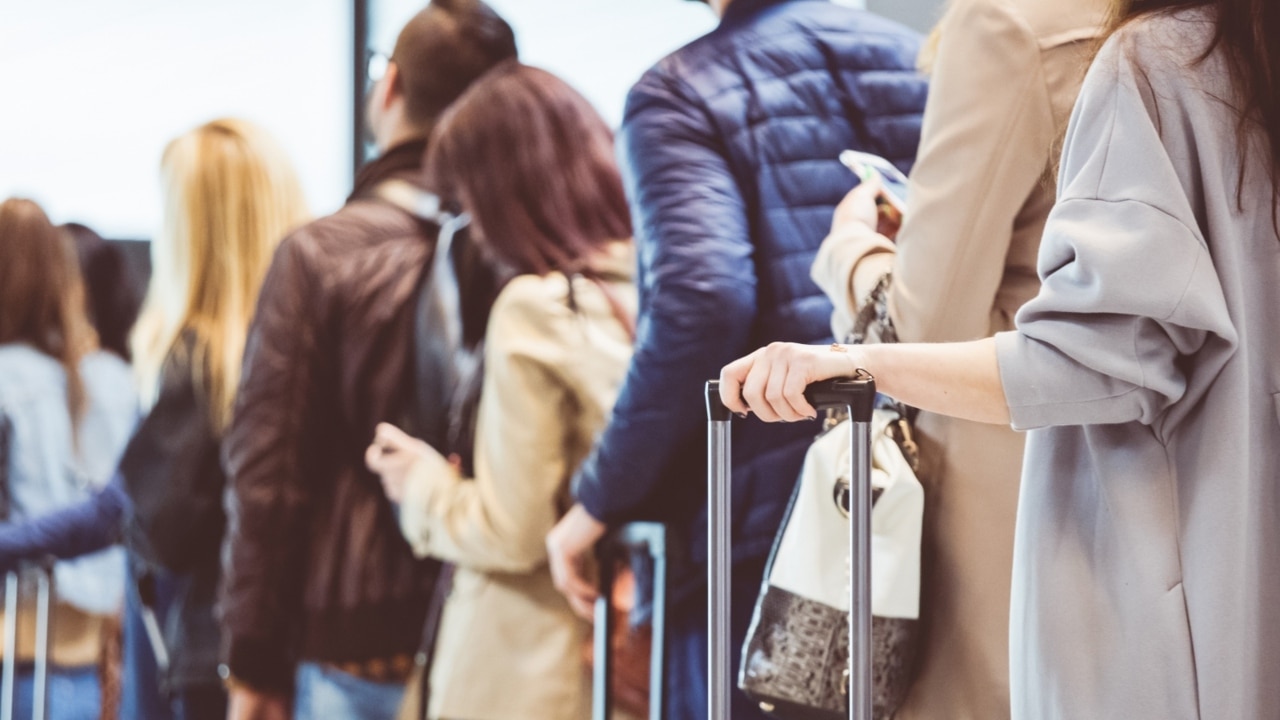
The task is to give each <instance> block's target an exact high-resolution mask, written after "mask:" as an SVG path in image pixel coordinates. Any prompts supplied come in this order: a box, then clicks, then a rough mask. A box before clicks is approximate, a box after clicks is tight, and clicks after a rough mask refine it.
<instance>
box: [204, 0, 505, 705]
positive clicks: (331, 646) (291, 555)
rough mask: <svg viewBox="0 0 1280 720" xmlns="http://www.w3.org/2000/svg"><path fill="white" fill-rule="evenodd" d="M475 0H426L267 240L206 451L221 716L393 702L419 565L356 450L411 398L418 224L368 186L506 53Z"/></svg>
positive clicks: (399, 163)
mask: <svg viewBox="0 0 1280 720" xmlns="http://www.w3.org/2000/svg"><path fill="white" fill-rule="evenodd" d="M515 55H516V48H515V40H514V37H513V34H512V31H511V28H510V27H509V26H508V25H507V24H506V22H504V21H503V20H502V18H500V17H499V16H498V15H497V14H496V13H494V12H493V11H492V10H491V9H490V8H489V7H488V6H486V5H484V3H482V2H480V1H479V0H433V2H432V3H431V4H430V5H428V6H427V8H426V9H425V10H423V11H422V12H420V13H419V14H418V15H416V16H415V17H414V18H413V19H412V20H410V21H409V23H408V25H406V26H405V28H404V30H403V31H402V32H401V34H400V37H399V39H398V40H397V42H396V47H395V51H394V52H393V54H392V55H391V58H390V62H389V63H388V64H387V68H386V73H385V75H384V76H383V77H382V78H381V79H380V80H378V82H377V84H376V86H375V87H374V88H373V90H372V92H371V97H370V103H369V108H368V114H369V124H370V127H371V128H372V131H373V135H374V139H375V141H376V143H377V145H378V147H379V149H381V150H382V151H383V154H382V156H381V157H380V158H379V159H377V160H376V161H374V162H373V163H371V164H369V165H368V166H366V167H365V168H364V169H363V170H362V171H361V172H360V174H359V176H358V177H357V180H356V187H355V190H354V191H353V192H352V194H351V197H350V198H349V200H348V202H347V204H346V206H344V207H343V208H342V209H341V210H339V211H338V212H337V213H335V214H333V215H331V216H329V217H326V218H322V219H320V220H316V221H315V222H312V223H310V224H309V225H306V226H304V227H302V228H301V229H299V230H297V231H295V232H294V233H292V234H291V235H290V236H289V237H287V238H285V240H284V241H283V243H282V244H281V246H280V248H279V250H278V251H277V253H276V256H275V259H274V261H273V262H272V265H271V270H270V272H269V274H268V276H267V278H266V281H265V284H264V285H263V289H262V295H261V299H260V301H259V305H258V308H257V312H256V316H255V319H254V323H253V326H252V328H251V330H250V334H249V339H248V343H247V345H246V349H245V359H244V371H243V377H242V381H241V386H240V394H239V397H238V399H237V402H236V413H235V419H234V421H233V423H232V425H231V428H230V430H229V432H228V435H227V438H226V441H225V445H224V453H225V458H226V464H227V471H228V475H229V477H230V482H231V493H230V499H229V510H230V513H229V522H228V539H227V543H228V546H229V547H228V548H227V553H226V568H225V586H224V595H223V606H222V624H223V657H224V660H225V663H226V664H225V666H224V667H223V674H224V677H225V678H226V679H227V681H228V683H229V685H230V687H231V711H230V717H231V718H232V719H233V720H250V719H252V720H259V719H262V720H266V719H274V718H285V717H289V716H290V703H291V702H292V703H293V704H294V707H293V712H294V717H297V718H300V719H301V718H321V717H323V718H338V717H341V718H351V719H353V720H363V719H365V718H368V719H370V720H382V719H383V718H392V717H394V715H395V712H396V709H397V707H398V705H399V704H400V701H401V698H402V695H403V688H404V684H405V680H406V679H407V677H408V674H409V672H410V670H411V668H412V667H413V655H414V652H415V650H416V649H417V644H418V642H419V638H420V637H421V634H422V627H423V621H424V616H425V615H426V609H427V604H428V601H429V598H430V596H431V593H432V589H433V586H434V584H435V581H436V576H437V572H438V565H437V564H435V563H433V562H420V561H417V560H415V559H414V558H413V554H412V553H411V552H410V549H409V546H408V545H407V544H406V543H405V541H404V539H403V538H402V537H401V534H400V530H399V527H398V523H397V520H396V513H395V509H394V508H393V507H392V506H391V505H390V504H389V503H388V502H387V500H386V497H385V495H384V494H383V491H382V488H381V486H380V485H379V483H378V480H377V478H375V477H374V476H373V475H371V474H370V473H369V472H368V471H367V470H366V469H365V467H364V462H363V456H364V449H365V448H366V447H367V446H368V445H369V442H370V440H371V439H372V438H373V434H374V428H375V426H376V425H377V424H378V423H379V422H382V421H392V422H394V421H397V420H402V418H403V417H404V416H405V415H406V414H408V413H410V412H411V411H412V410H413V408H410V407H409V403H410V399H411V398H412V397H413V396H414V395H413V393H412V391H411V388H412V382H413V376H414V371H413V368H412V367H411V366H412V363H411V362H410V358H411V357H412V355H413V351H412V346H413V338H414V327H413V316H414V310H415V308H416V303H415V302H414V300H415V298H416V296H417V289H418V286H419V283H420V281H421V279H422V277H423V274H424V272H425V269H426V266H427V264H428V263H429V262H430V261H431V257H432V251H433V249H434V244H435V240H436V237H435V230H437V228H435V227H433V226H431V224H430V223H424V222H423V221H422V220H421V219H420V218H417V217H414V216H413V215H411V214H410V213H408V212H406V211H403V210H401V209H399V208H398V207H396V206H395V205H393V204H391V203H389V202H386V201H384V200H381V199H380V198H379V197H376V196H380V195H381V192H379V190H378V188H379V187H380V186H381V187H386V185H385V184H384V183H385V182H386V181H388V180H392V179H400V180H406V181H409V182H412V183H417V182H419V178H418V176H419V174H420V173H419V168H420V164H421V161H422V156H423V152H424V150H425V149H426V143H427V137H428V135H429V134H430V131H431V129H432V126H433V124H434V122H435V120H436V118H438V117H439V116H440V114H441V112H442V111H443V110H444V109H445V108H446V107H447V106H448V105H449V104H450V103H451V102H453V100H455V99H456V98H457V97H458V96H459V95H461V94H462V93H463V91H465V90H466V88H467V86H468V85H469V84H470V83H471V82H472V81H473V80H475V79H476V78H478V77H479V76H480V75H482V74H483V73H484V72H485V71H486V70H488V69H489V68H491V67H493V66H494V65H496V64H498V63H500V62H502V61H504V60H507V59H510V58H513V57H515Z"/></svg>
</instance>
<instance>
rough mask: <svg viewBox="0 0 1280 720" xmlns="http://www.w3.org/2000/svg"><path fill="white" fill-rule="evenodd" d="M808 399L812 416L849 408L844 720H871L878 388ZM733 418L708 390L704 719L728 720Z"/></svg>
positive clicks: (848, 388) (862, 382)
mask: <svg viewBox="0 0 1280 720" xmlns="http://www.w3.org/2000/svg"><path fill="white" fill-rule="evenodd" d="M804 396H805V399H806V400H808V401H809V404H810V405H812V406H813V407H814V408H815V409H817V410H826V409H841V408H847V409H848V411H849V416H850V419H851V420H852V422H851V423H849V432H850V433H851V435H852V437H851V441H852V447H853V470H852V472H853V475H852V480H853V482H852V484H851V487H850V497H849V506H850V507H849V518H850V522H849V665H850V667H849V687H848V693H849V695H848V697H849V720H871V417H872V413H873V411H874V410H875V398H876V383H875V378H873V377H872V376H871V375H870V373H867V372H866V371H864V370H859V371H858V374H857V376H855V377H852V378H841V379H836V380H826V381H823V382H820V383H815V384H813V385H810V386H809V387H808V388H807V389H806V390H805V393H804ZM732 419H733V414H732V413H731V412H729V409H728V408H727V407H725V405H724V403H723V402H721V400H720V383H719V381H716V380H712V381H711V382H708V383H707V420H708V424H709V426H710V427H709V434H708V444H709V448H708V449H709V457H708V468H707V469H708V473H707V492H708V496H707V556H708V557H707V605H708V608H709V610H710V612H709V613H708V627H707V630H708V635H709V639H708V643H707V644H708V648H707V650H708V658H707V660H708V668H707V670H708V671H707V686H708V691H707V717H708V720H730V717H729V694H730V690H731V687H732V686H731V682H732V678H731V669H730V642H731V640H730V638H731V635H732V634H731V625H730V622H729V608H730V588H731V586H732V575H733V556H732V535H731V531H732V528H731V527H730V523H731V522H732V520H731V518H732V514H731V509H732V507H733V504H732V497H731V494H730V493H731V490H730V488H731V483H730V467H731V463H732V454H731V451H732V445H731V440H730V424H731V421H732Z"/></svg>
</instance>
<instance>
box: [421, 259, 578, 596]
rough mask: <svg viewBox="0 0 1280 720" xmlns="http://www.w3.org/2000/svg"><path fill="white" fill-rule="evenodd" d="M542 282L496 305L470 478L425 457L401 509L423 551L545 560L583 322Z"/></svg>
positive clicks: (502, 564) (459, 559)
mask: <svg viewBox="0 0 1280 720" xmlns="http://www.w3.org/2000/svg"><path fill="white" fill-rule="evenodd" d="M545 288H546V285H545V284H543V281H542V280H541V279H540V278H518V279H516V280H514V281H512V284H509V285H508V287H507V288H506V289H505V290H504V291H503V297H500V298H499V301H498V303H496V304H495V306H494V310H493V314H492V317H491V318H490V323H489V330H488V333H487V335H486V351H485V363H486V365H485V378H484V390H483V393H482V395H481V400H480V414H479V418H478V430H477V440H476V456H475V470H476V473H475V474H476V476H475V477H474V478H471V479H465V478H460V477H458V475H457V473H456V472H455V471H453V470H452V468H450V467H449V466H448V463H446V462H445V461H444V459H443V458H439V457H432V458H428V459H424V460H423V461H421V462H419V463H418V464H417V466H416V467H415V468H414V471H413V473H412V475H411V478H410V480H409V483H408V486H407V487H406V491H405V498H404V501H403V504H402V506H401V510H400V517H401V520H400V522H401V529H402V531H403V532H404V535H405V538H406V539H407V540H408V541H409V544H410V545H411V546H412V547H413V549H414V552H415V553H417V554H418V555H420V556H426V555H430V556H433V557H437V558H440V559H442V560H446V561H449V562H454V563H457V564H458V565H461V566H464V567H468V568H471V569H475V570H480V571H488V572H529V571H531V570H533V569H535V568H536V567H538V566H539V565H541V564H542V563H543V562H544V561H545V559H546V546H545V538H546V535H547V533H548V532H549V531H550V530H551V528H552V527H553V526H554V525H555V523H556V521H557V520H558V519H559V516H560V513H561V510H562V508H560V507H559V504H560V500H561V498H563V497H564V486H565V484H566V483H567V482H568V471H569V467H568V464H569V462H570V461H569V458H568V446H569V444H570V443H569V440H568V434H569V432H570V431H569V429H568V427H567V426H566V422H568V421H569V419H570V418H571V417H572V414H571V413H570V412H569V409H570V407H571V403H570V391H569V386H568V385H567V383H566V382H565V381H564V377H565V375H564V373H565V372H566V371H567V368H568V367H569V364H570V363H571V352H570V350H571V348H572V347H573V338H574V337H576V333H577V326H576V324H575V320H574V318H573V316H572V314H571V311H570V310H569V309H568V307H567V305H565V304H564V303H563V300H561V301H560V302H555V300H554V299H552V298H550V297H548V295H547V293H546V292H545Z"/></svg>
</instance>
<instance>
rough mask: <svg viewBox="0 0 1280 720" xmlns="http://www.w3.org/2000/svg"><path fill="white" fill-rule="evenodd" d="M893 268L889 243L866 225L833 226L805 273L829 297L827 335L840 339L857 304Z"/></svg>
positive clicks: (846, 332) (850, 323) (850, 326)
mask: <svg viewBox="0 0 1280 720" xmlns="http://www.w3.org/2000/svg"><path fill="white" fill-rule="evenodd" d="M892 269H893V243H892V242H891V241H890V240H889V239H888V238H886V237H884V236H883V235H880V234H878V233H875V232H873V231H872V230H871V229H870V228H867V227H864V226H857V227H853V228H837V229H833V230H832V232H831V234H830V235H828V236H827V239H825V240H823V241H822V246H821V247H819V248H818V255H817V256H816V257H815V258H814V259H813V267H812V268H810V270H809V277H811V278H812V279H813V281H814V282H815V283H817V285H818V287H819V288H822V292H824V293H826V295H827V297H828V298H830V299H831V304H832V305H833V306H834V307H835V311H834V312H833V313H832V314H831V336H832V337H834V338H835V339H837V340H840V341H843V340H845V339H846V338H848V337H849V333H851V332H852V331H853V321H854V319H855V318H856V316H857V314H858V307H859V304H860V303H861V302H862V301H863V300H866V299H867V296H868V295H870V294H871V291H872V290H874V289H875V286H876V283H877V282H879V281H880V277H881V276H882V275H884V274H885V273H887V272H889V271H890V270H892Z"/></svg>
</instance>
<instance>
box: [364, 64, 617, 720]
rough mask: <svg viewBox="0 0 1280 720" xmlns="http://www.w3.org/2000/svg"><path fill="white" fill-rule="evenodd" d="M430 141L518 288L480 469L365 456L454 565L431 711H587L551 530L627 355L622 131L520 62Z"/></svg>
mask: <svg viewBox="0 0 1280 720" xmlns="http://www.w3.org/2000/svg"><path fill="white" fill-rule="evenodd" d="M430 147H431V151H430V153H429V156H428V160H427V170H428V174H429V176H430V177H431V179H432V182H433V184H434V186H435V187H436V189H437V190H438V191H439V192H440V193H441V195H442V196H444V197H445V198H446V199H447V200H450V201H453V202H456V203H457V204H458V205H459V206H460V207H461V208H462V209H463V210H465V211H466V212H467V213H468V214H470V216H471V219H472V237H473V238H474V239H475V241H476V242H477V243H478V245H479V247H480V249H481V251H482V252H483V254H484V255H485V256H486V257H487V258H488V260H489V261H490V262H492V263H493V264H494V265H495V266H497V267H498V268H500V269H501V272H502V274H503V276H504V277H505V278H509V280H507V282H506V283H505V285H504V287H503V289H502V291H501V292H500V294H499V295H498V297H497V300H496V301H495V302H494V304H493V309H492V311H491V313H490V316H489V323H488V329H487V332H486V335H485V352H484V362H485V370H484V379H483V388H482V392H481V399H480V407H479V415H478V418H477V426H476V442H475V448H474V466H475V467H474V473H472V474H473V475H474V477H470V478H466V477H463V476H462V473H461V472H460V471H459V469H458V468H457V467H456V465H455V464H454V463H451V462H450V461H449V460H447V459H446V458H444V457H442V456H441V455H440V454H439V453H438V452H436V451H435V450H433V449H432V448H431V447H430V446H429V445H427V444H426V443H424V442H421V441H419V440H415V439H413V438H410V437H408V436H407V435H405V434H404V433H403V432H401V431H400V430H398V429H397V428H394V427H392V426H390V425H382V426H380V427H379V429H378V436H377V438H376V440H375V441H374V443H373V445H372V446H371V447H370V448H369V452H368V463H369V467H370V468H371V469H373V470H374V471H375V472H378V473H380V474H381V475H382V478H383V483H384V485H385V486H386V490H387V494H388V496H389V497H390V498H391V499H392V500H393V501H395V502H397V503H399V504H400V513H401V527H402V528H403V530H404V533H405V537H406V539H407V540H408V541H409V543H410V544H411V545H412V546H413V548H414V550H415V552H417V553H418V554H419V555H423V556H426V555H430V556H433V557H437V558H440V559H442V560H445V561H448V562H451V563H454V564H456V566H457V572H456V575H455V577H454V587H453V591H452V593H451V594H450V596H449V600H448V602H447V604H446V605H445V608H444V614H443V616H442V619H441V628H440V635H439V640H438V643H437V646H436V655H435V660H434V662H433V666H432V676H431V679H430V687H431V696H430V707H429V709H428V715H429V717H431V718H455V719H457V718H465V719H466V720H507V719H509V718H522V717H529V718H531V717H537V718H546V719H548V720H556V719H558V718H564V719H565V720H570V719H577V718H585V717H587V716H588V714H589V699H590V693H589V690H588V687H587V684H586V673H585V671H584V668H583V665H582V657H581V648H582V645H583V641H584V640H585V639H586V637H587V634H588V627H587V624H586V623H585V622H583V621H582V620H580V619H578V618H577V616H575V615H574V613H573V611H572V609H571V608H570V606H569V603H568V601H567V600H565V598H564V597H563V596H562V595H560V593H559V592H557V591H556V588H555V586H554V584H553V582H552V577H551V571H550V570H549V569H548V566H547V558H546V549H545V545H544V542H543V539H544V538H545V537H546V535H547V533H548V532H549V531H550V530H551V528H552V527H553V526H554V525H555V523H556V521H557V520H558V519H559V517H560V516H561V514H562V513H563V512H564V511H565V509H566V508H567V507H568V505H569V503H568V498H569V480H570V478H571V477H572V476H573V472H574V470H575V469H576V468H577V466H578V465H579V463H581V462H582V460H583V458H584V457H585V456H586V454H587V451H588V450H589V449H590V447H591V443H592V440H593V439H594V437H595V435H596V434H597V433H598V432H599V431H600V429H601V428H602V427H603V426H604V423H605V418H606V417H607V416H608V414H609V412H610V409H611V408H612V407H613V402H614V399H615V397H616V395H617V391H618V388H619V386H620V385H621V383H622V378H623V374H624V373H625V372H626V368H627V363H628V361H629V360H630V357H631V341H632V332H633V330H632V325H631V323H632V319H631V318H632V317H633V316H634V312H635V306H636V294H635V290H634V287H633V285H632V281H631V269H632V265H633V264H634V260H633V252H632V247H631V242H630V240H629V238H630V236H631V224H630V220H629V218H628V211H627V204H626V199H625V195H624V192H623V189H622V182H621V179H620V178H619V175H618V170H617V167H616V166H615V163H614V159H613V138H612V135H611V133H610V132H609V129H608V127H607V126H606V125H605V123H604V121H603V120H602V119H601V118H600V116H599V115H598V114H597V113H596V112H595V110H594V109H592V107H591V105H590V104H589V103H588V102H587V101H586V100H585V99H584V98H583V97H582V96H581V95H579V94H578V93H577V92H575V91H574V90H573V89H572V88H570V87H569V86H568V85H566V84H565V83H564V82H563V81H561V80H559V79H558V78H556V77H555V76H553V75H551V74H550V73H547V72H545V71H542V70H538V69H535V68H531V67H528V66H524V65H519V64H515V63H512V64H510V65H506V66H503V67H500V68H498V69H496V70H494V71H492V72H491V73H490V74H489V75H488V76H486V77H485V78H484V79H482V80H481V81H480V82H478V83H477V84H476V85H475V86H474V87H473V88H472V89H471V90H469V91H468V92H467V94H466V95H464V96H463V97H462V98H461V99H460V100H458V102H457V104H456V105H455V106H454V107H453V108H452V109H451V110H450V111H449V112H448V114H446V115H445V117H444V118H443V119H442V120H441V123H440V125H439V126H438V127H437V129H436V133H435V137H434V139H433V140H432V142H431V143H430ZM496 688H502V691H501V692H494V690H495V689H496Z"/></svg>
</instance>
